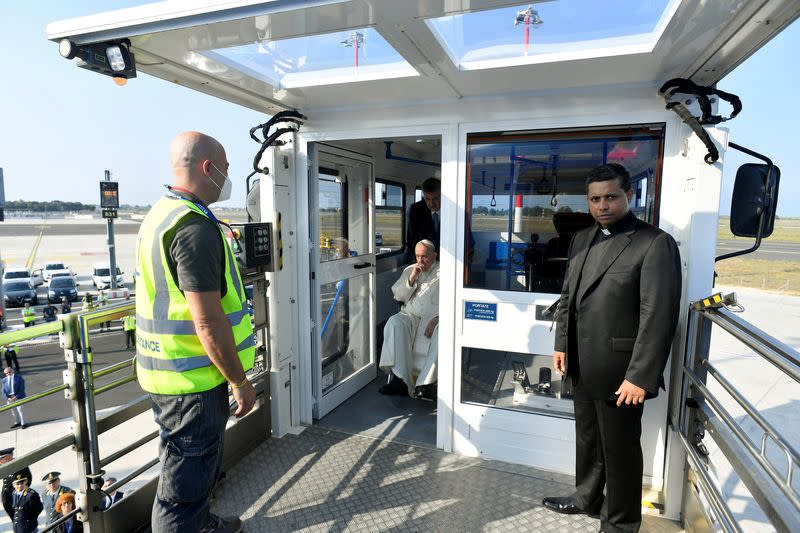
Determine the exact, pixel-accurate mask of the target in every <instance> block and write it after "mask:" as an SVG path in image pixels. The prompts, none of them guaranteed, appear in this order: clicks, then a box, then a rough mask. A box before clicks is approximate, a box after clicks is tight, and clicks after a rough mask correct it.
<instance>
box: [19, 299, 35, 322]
mask: <svg viewBox="0 0 800 533" xmlns="http://www.w3.org/2000/svg"><path fill="white" fill-rule="evenodd" d="M22 322H24V323H25V327H26V328H29V327H31V326H35V325H36V311H35V310H34V309H33V307H31V304H30V303H28V302H25V307H23V308H22Z"/></svg>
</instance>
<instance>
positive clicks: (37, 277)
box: [3, 268, 44, 287]
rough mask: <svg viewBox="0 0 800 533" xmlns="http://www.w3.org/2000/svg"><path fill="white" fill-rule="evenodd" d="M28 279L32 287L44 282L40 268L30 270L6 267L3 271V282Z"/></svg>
mask: <svg viewBox="0 0 800 533" xmlns="http://www.w3.org/2000/svg"><path fill="white" fill-rule="evenodd" d="M12 280H13V281H28V282H29V283H30V284H31V285H33V286H34V287H38V286H39V285H41V284H43V283H44V278H43V277H42V269H41V268H40V269H37V270H34V271H33V272H31V271H30V270H28V269H27V268H7V269H5V270H4V271H3V283H5V282H6V281H12Z"/></svg>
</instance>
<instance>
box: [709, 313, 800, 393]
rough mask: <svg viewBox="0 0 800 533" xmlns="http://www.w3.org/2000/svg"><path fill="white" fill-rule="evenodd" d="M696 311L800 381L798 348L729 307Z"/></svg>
mask: <svg viewBox="0 0 800 533" xmlns="http://www.w3.org/2000/svg"><path fill="white" fill-rule="evenodd" d="M695 312H700V313H703V315H704V316H706V317H707V318H708V319H709V320H711V322H713V323H714V324H716V325H718V326H719V327H721V328H722V329H724V330H725V331H727V332H728V333H730V334H731V335H733V336H734V337H736V338H737V339H739V340H740V341H741V342H743V343H744V344H745V345H747V346H748V347H749V348H752V349H753V350H754V351H755V352H756V353H758V354H759V355H761V356H763V357H764V359H766V360H767V361H769V362H770V363H772V364H773V365H775V366H776V367H778V368H779V369H780V370H781V371H782V372H784V373H785V374H787V375H789V377H791V378H792V379H794V380H795V381H797V382H798V383H800V354H798V353H797V351H796V350H793V349H792V348H791V347H790V346H787V345H786V344H785V343H783V342H781V341H779V340H778V339H776V338H775V337H772V336H771V335H769V334H767V333H765V332H764V331H762V330H760V329H758V328H757V327H755V326H753V325H751V324H750V323H748V322H746V321H745V320H742V319H741V318H740V317H738V316H736V315H735V314H733V313H731V312H730V311H728V310H727V309H724V308H720V309H706V310H703V311H695Z"/></svg>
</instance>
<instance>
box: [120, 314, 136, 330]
mask: <svg viewBox="0 0 800 533" xmlns="http://www.w3.org/2000/svg"><path fill="white" fill-rule="evenodd" d="M122 329H123V330H125V331H133V330H134V329H136V317H135V316H133V315H128V316H126V317H124V318H123V319H122Z"/></svg>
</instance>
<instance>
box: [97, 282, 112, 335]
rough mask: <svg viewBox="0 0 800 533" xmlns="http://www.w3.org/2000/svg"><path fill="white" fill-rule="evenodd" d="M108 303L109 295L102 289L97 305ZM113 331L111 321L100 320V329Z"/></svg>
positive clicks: (102, 305) (101, 305)
mask: <svg viewBox="0 0 800 533" xmlns="http://www.w3.org/2000/svg"><path fill="white" fill-rule="evenodd" d="M107 305H108V295H107V294H106V291H100V293H99V294H98V295H97V307H105V306H107ZM103 330H105V331H111V321H109V322H100V331H103Z"/></svg>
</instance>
